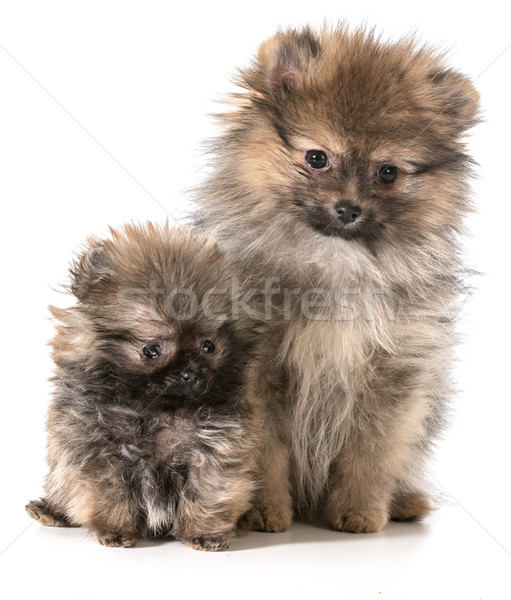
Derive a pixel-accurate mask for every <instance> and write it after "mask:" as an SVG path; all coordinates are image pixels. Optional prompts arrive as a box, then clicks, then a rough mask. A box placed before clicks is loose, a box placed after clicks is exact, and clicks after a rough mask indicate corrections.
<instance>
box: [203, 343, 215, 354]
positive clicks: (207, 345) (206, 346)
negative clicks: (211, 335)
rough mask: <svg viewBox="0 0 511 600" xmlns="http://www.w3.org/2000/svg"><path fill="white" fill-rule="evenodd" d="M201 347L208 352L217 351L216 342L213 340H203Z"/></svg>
mask: <svg viewBox="0 0 511 600" xmlns="http://www.w3.org/2000/svg"><path fill="white" fill-rule="evenodd" d="M200 349H201V350H202V351H203V352H205V353H206V354H212V353H213V352H214V351H215V344H213V342H212V341H211V340H203V341H202V343H201V345H200Z"/></svg>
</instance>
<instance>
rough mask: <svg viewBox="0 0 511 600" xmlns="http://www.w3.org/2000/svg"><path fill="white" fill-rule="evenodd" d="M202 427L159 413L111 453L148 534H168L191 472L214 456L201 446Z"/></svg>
mask: <svg viewBox="0 0 511 600" xmlns="http://www.w3.org/2000/svg"><path fill="white" fill-rule="evenodd" d="M200 435H201V425H200V424H199V423H198V422H197V421H196V420H195V419H194V418H193V417H191V416H189V415H188V416H187V415H184V414H179V413H161V414H159V415H155V416H151V417H150V418H149V419H147V420H146V421H145V422H144V423H143V426H142V427H141V430H140V431H138V432H137V433H136V435H134V436H130V438H131V439H130V438H127V439H125V440H123V442H122V443H121V444H119V446H118V447H117V448H115V449H114V448H113V449H112V450H114V452H115V453H116V454H117V455H118V457H119V458H120V460H121V462H122V464H123V470H124V472H125V475H124V478H125V479H126V480H127V481H128V482H129V486H130V488H131V492H132V494H133V495H134V496H135V498H136V499H137V501H138V503H139V504H140V508H141V509H142V511H143V512H144V513H145V514H146V526H147V529H148V531H149V532H150V533H160V532H164V531H168V530H169V529H170V528H171V526H172V521H173V518H174V515H175V513H176V510H177V508H178V500H179V497H180V495H181V494H182V492H183V489H184V488H185V486H186V484H187V481H188V478H189V472H190V469H192V468H193V467H194V466H197V465H199V464H200V463H201V462H202V461H204V460H208V457H209V456H211V457H212V456H213V454H214V450H213V449H212V448H207V447H206V446H204V445H203V444H201V443H200Z"/></svg>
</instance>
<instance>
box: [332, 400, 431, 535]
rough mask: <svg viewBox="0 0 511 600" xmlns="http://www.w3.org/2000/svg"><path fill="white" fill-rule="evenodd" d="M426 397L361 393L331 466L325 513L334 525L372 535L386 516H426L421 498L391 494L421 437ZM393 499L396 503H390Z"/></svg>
mask: <svg viewBox="0 0 511 600" xmlns="http://www.w3.org/2000/svg"><path fill="white" fill-rule="evenodd" d="M426 411H427V401H426V400H425V398H424V397H423V396H422V395H421V394H420V393H417V394H411V395H409V396H408V397H406V398H404V399H403V397H402V396H401V395H398V396H396V395H394V394H390V395H389V394H387V395H386V396H385V395H383V394H382V393H379V394H377V395H376V396H373V395H371V394H368V395H366V396H365V397H364V398H362V397H360V400H359V403H358V405H357V407H356V408H355V414H354V416H353V421H352V425H351V430H350V433H349V435H348V436H347V439H346V442H345V444H344V447H343V450H342V452H341V455H340V456H339V457H338V459H337V461H336V463H335V465H334V466H333V470H332V478H331V481H330V491H329V493H328V496H327V502H326V515H327V518H328V520H329V522H330V524H331V526H332V527H333V528H334V529H337V530H339V531H349V532H353V533H372V532H377V531H380V529H382V527H383V526H384V525H385V524H386V523H387V521H388V519H389V518H390V517H393V516H394V517H396V516H397V517H400V518H409V517H412V516H414V515H419V514H420V515H425V514H427V512H428V505H427V504H426V503H425V500H424V498H419V497H418V496H417V497H415V498H413V497H406V496H400V495H397V496H395V497H394V501H393V494H394V490H395V488H396V483H397V481H398V480H399V478H400V476H401V474H402V471H403V469H404V465H406V464H407V462H409V457H410V455H411V454H412V453H413V447H414V445H415V443H416V442H417V440H418V439H419V438H420V436H421V435H422V431H423V428H422V421H423V419H424V415H425V413H426ZM393 502H394V503H393Z"/></svg>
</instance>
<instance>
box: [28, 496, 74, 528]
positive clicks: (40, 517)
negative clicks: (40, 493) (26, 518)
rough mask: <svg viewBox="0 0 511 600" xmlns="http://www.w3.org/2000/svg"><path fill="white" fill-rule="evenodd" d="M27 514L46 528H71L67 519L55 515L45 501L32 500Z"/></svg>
mask: <svg viewBox="0 0 511 600" xmlns="http://www.w3.org/2000/svg"><path fill="white" fill-rule="evenodd" d="M25 510H26V511H27V513H28V514H29V515H30V516H31V517H32V519H35V520H36V521H39V523H41V525H45V526H46V527H69V523H68V522H67V520H66V519H65V517H61V516H57V515H55V514H53V512H52V511H51V509H50V508H49V507H48V504H47V503H46V502H45V501H44V500H32V501H31V502H29V503H28V504H27V505H26V506H25Z"/></svg>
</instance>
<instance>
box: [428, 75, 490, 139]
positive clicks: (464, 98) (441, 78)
mask: <svg viewBox="0 0 511 600" xmlns="http://www.w3.org/2000/svg"><path fill="white" fill-rule="evenodd" d="M430 81H431V85H432V94H433V95H434V102H435V105H436V107H437V108H436V112H437V114H438V115H439V117H440V119H441V120H442V122H443V124H444V126H445V127H446V128H447V129H449V130H450V131H451V132H452V133H454V135H461V134H462V133H463V132H464V131H466V130H467V129H469V128H470V127H472V126H473V125H475V124H476V123H477V122H478V111H479V93H478V91H477V90H476V88H475V87H474V84H473V83H472V82H471V81H470V79H469V78H468V77H466V76H465V75H463V74H461V73H458V72H457V71H454V70H452V69H442V70H440V71H437V72H434V73H432V74H431V75H430Z"/></svg>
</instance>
